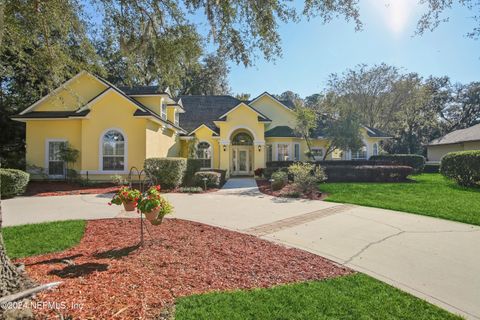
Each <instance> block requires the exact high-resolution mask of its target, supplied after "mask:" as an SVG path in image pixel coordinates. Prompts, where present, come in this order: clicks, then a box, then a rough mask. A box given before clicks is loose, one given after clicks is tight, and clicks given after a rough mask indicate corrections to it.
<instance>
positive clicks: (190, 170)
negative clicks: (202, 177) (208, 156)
mask: <svg viewBox="0 0 480 320" xmlns="http://www.w3.org/2000/svg"><path fill="white" fill-rule="evenodd" d="M202 161H203V160H201V159H191V158H189V159H187V169H186V170H185V176H184V178H183V184H184V185H186V186H191V185H193V183H194V181H193V178H194V177H195V173H196V172H198V171H200V168H202Z"/></svg>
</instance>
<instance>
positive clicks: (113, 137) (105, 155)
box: [101, 129, 125, 171]
mask: <svg viewBox="0 0 480 320" xmlns="http://www.w3.org/2000/svg"><path fill="white" fill-rule="evenodd" d="M101 143H102V170H104V171H124V170H125V137H124V136H123V134H122V133H121V132H119V131H118V130H114V129H112V130H108V131H107V132H106V133H105V134H104V135H103V137H102V142H101Z"/></svg>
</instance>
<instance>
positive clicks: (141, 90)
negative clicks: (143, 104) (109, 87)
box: [118, 86, 168, 96]
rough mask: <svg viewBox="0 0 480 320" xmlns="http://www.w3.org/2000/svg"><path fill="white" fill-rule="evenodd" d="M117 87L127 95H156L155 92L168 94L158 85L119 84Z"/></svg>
mask: <svg viewBox="0 0 480 320" xmlns="http://www.w3.org/2000/svg"><path fill="white" fill-rule="evenodd" d="M118 89H120V90H122V91H123V92H125V94H127V95H129V96H135V95H156V94H168V93H167V92H165V91H163V90H161V89H160V86H134V87H127V86H120V87H118Z"/></svg>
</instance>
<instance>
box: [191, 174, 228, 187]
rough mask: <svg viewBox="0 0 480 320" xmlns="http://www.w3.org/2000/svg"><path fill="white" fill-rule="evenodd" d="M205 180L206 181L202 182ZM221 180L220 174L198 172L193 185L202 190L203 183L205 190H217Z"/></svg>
mask: <svg viewBox="0 0 480 320" xmlns="http://www.w3.org/2000/svg"><path fill="white" fill-rule="evenodd" d="M203 179H206V180H203ZM221 180H222V174H221V173H220V172H215V171H198V172H196V173H195V178H194V181H195V185H196V186H197V187H201V188H204V187H205V183H206V185H207V188H218V187H220V183H221Z"/></svg>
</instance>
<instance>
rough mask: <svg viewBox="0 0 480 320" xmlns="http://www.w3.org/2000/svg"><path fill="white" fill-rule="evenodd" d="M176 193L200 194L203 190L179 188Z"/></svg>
mask: <svg viewBox="0 0 480 320" xmlns="http://www.w3.org/2000/svg"><path fill="white" fill-rule="evenodd" d="M178 192H182V193H202V192H203V189H202V188H201V187H180V188H178Z"/></svg>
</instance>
